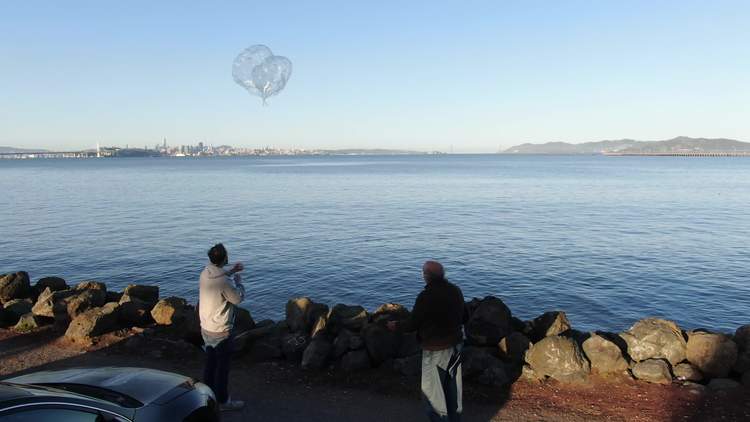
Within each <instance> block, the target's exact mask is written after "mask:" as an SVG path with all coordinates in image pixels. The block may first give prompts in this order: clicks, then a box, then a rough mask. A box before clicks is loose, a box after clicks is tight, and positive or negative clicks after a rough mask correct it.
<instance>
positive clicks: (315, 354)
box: [0, 272, 750, 420]
mask: <svg viewBox="0 0 750 422" xmlns="http://www.w3.org/2000/svg"><path fill="white" fill-rule="evenodd" d="M0 302H1V303H2V308H0V321H3V322H4V323H3V324H2V326H4V327H5V328H0V344H4V345H5V346H4V347H2V348H0V363H2V370H1V371H0V377H2V378H4V377H8V376H10V375H11V374H18V373H19V372H23V371H29V370H32V369H35V368H40V367H43V368H54V367H58V366H60V365H62V363H60V362H61V361H64V362H67V361H75V362H78V363H83V364H87V363H90V364H108V365H109V364H114V365H123V364H131V365H132V364H138V360H137V359H139V358H141V357H143V356H146V357H147V359H146V360H145V361H148V360H149V359H150V360H152V361H154V362H155V363H157V364H160V365H162V366H163V367H165V368H175V370H176V371H178V372H183V373H185V372H187V373H192V374H194V376H198V375H199V373H196V367H198V369H200V368H199V367H200V361H201V358H202V353H201V349H200V344H201V341H202V339H201V338H200V331H199V324H198V322H197V312H196V310H195V306H194V305H191V304H189V303H188V302H187V301H186V300H184V299H182V298H177V297H168V298H161V297H159V289H158V287H157V286H147V285H130V286H128V287H127V288H126V289H124V291H122V292H114V291H109V290H107V286H106V285H105V284H104V283H100V282H95V281H85V282H81V283H78V284H76V285H75V286H69V285H68V284H67V282H66V281H65V280H63V279H60V278H55V277H45V278H42V279H39V280H38V281H37V282H36V283H35V284H34V285H32V284H31V283H30V280H29V277H28V274H26V273H24V272H18V273H11V274H6V275H0ZM467 308H468V310H469V313H470V315H471V316H470V318H469V320H468V323H467V325H466V326H465V334H466V340H465V346H464V364H463V373H464V379H465V382H464V385H465V390H466V392H467V393H466V395H467V400H468V403H472V404H474V405H477V406H479V408H483V409H484V408H487V409H494V410H496V411H497V412H498V413H497V414H499V415H502V414H503V411H504V410H503V409H506V410H507V409H511V410H512V409H515V410H513V411H517V412H520V413H519V415H521V416H519V418H520V419H519V420H526V419H524V418H528V419H533V416H532V414H533V412H534V411H533V410H530V409H534V403H532V402H524V397H532V396H534V397H539V395H540V394H541V395H548V394H553V395H554V394H559V395H560V396H561V397H565V400H563V401H564V402H569V403H570V404H571V405H572V406H573V407H574V408H571V409H567V410H566V409H564V406H563V403H562V402H560V403H557V402H556V404H555V405H554V406H553V407H552V409H553V410H550V409H547V408H544V409H542V410H540V411H542V412H544V411H549V412H551V413H548V414H549V415H554V414H557V413H559V412H563V413H562V414H561V415H560V417H561V419H559V420H577V419H579V420H580V417H581V415H586V414H585V413H583V414H582V413H579V412H581V411H583V409H585V408H588V409H589V410H591V409H590V408H591V407H592V406H593V407H597V406H598V407H599V411H598V412H599V415H598V416H597V415H588V416H586V417H584V419H586V418H589V417H591V418H592V420H599V419H597V417H600V419H601V420H605V419H608V420H611V418H620V417H621V418H623V419H624V420H625V419H630V420H634V419H632V417H633V416H634V413H633V411H634V410H637V409H634V408H631V407H630V406H624V407H623V406H619V407H617V406H615V405H616V404H617V403H616V402H615V403H607V401H608V400H607V396H608V395H610V394H614V395H615V396H622V395H625V396H627V395H628V394H631V393H633V392H637V393H636V394H641V395H643V394H645V393H644V391H645V392H648V393H647V395H646V397H647V396H648V395H654V394H657V395H666V396H670V397H673V398H674V397H679V399H675V400H677V401H676V402H677V403H680V405H679V406H678V407H684V406H688V407H690V406H692V407H694V408H695V409H698V408H700V409H701V410H700V411H699V414H703V413H700V412H708V414H711V415H713V414H714V412H719V413H721V412H728V413H727V415H729V416H730V417H729V420H734V418H739V419H741V418H744V417H750V325H744V326H741V327H738V328H737V330H736V332H735V333H734V335H732V336H730V335H726V334H721V333H714V332H709V331H707V330H694V331H684V330H682V329H680V328H679V327H678V326H677V325H676V324H674V323H673V322H671V321H667V320H661V319H653V318H651V319H649V318H646V319H643V320H641V321H638V322H637V323H636V324H634V325H633V326H632V327H631V328H630V329H629V330H626V331H623V332H621V333H609V332H603V331H594V332H582V331H578V330H576V329H575V328H574V327H572V326H571V324H570V322H569V321H568V319H567V316H566V315H565V313H564V312H562V311H548V312H545V313H543V314H541V315H539V316H538V317H537V318H534V319H532V320H527V321H523V320H520V319H518V318H516V317H514V316H513V315H512V313H511V310H510V309H509V308H508V307H507V306H506V305H505V304H504V303H503V302H502V300H501V299H499V298H496V297H491V296H488V297H485V298H483V299H478V298H475V299H473V300H471V301H468V302H467ZM409 312H410V311H409V310H408V309H407V308H405V307H403V306H401V305H398V304H384V305H382V306H380V307H379V308H377V309H375V310H371V311H368V310H366V309H364V308H363V307H361V306H358V305H344V304H336V305H331V306H329V305H327V304H322V303H316V302H314V301H313V300H311V299H309V298H304V297H302V298H294V299H291V300H289V302H288V303H287V304H286V307H285V318H284V319H282V320H280V321H271V320H264V321H258V322H256V321H254V320H253V318H252V316H251V314H250V312H248V311H247V310H244V309H241V308H240V309H239V310H238V313H237V317H236V321H235V327H236V329H237V330H238V334H237V337H236V340H237V341H236V351H235V352H236V353H235V354H236V358H235V360H236V361H240V362H242V364H241V365H240V367H242V368H245V369H247V370H248V371H250V372H252V371H253V370H257V369H258V368H264V369H262V371H261V372H263V371H271V372H273V371H278V370H281V369H280V368H282V369H283V371H286V373H287V375H288V376H289V377H290V378H289V379H284V380H281V381H279V384H278V385H277V386H278V388H282V387H283V388H286V387H284V386H285V385H287V384H289V383H293V380H294V379H300V378H303V379H307V378H309V379H310V383H311V386H312V387H311V388H312V389H317V388H322V389H323V390H324V391H325V394H333V395H337V394H342V393H341V390H342V389H343V390H348V389H350V388H351V387H352V385H360V384H364V391H365V393H361V392H360V393H357V394H359V395H360V396H362V397H368V394H371V393H373V392H375V393H377V392H378V391H380V390H386V391H387V390H390V389H394V391H397V393H396V394H395V396H396V397H397V399H394V400H396V401H398V400H402V401H403V400H404V397H406V399H408V400H406V403H413V402H416V401H417V400H416V399H417V397H415V395H414V394H413V393H415V391H414V390H413V388H414V387H416V386H417V385H418V376H419V370H420V365H421V361H420V354H419V353H420V350H419V345H418V342H417V339H416V335H414V334H412V333H406V334H404V333H392V332H389V331H388V330H387V329H386V328H385V324H386V322H388V321H392V320H402V319H404V318H407V317H408V315H409ZM14 320H15V321H14ZM134 352H135V353H134ZM100 355H101V356H100ZM133 355H135V357H134V356H133ZM183 355H184V356H183ZM95 356H96V357H97V358H96V359H95V358H94V357H95ZM183 357H184V358H185V359H183ZM100 358H101V359H100ZM133 359H135V360H133ZM164 359H167V360H169V361H170V363H169V364H166V363H164V362H160V361H163V360H164ZM172 360H175V362H172ZM183 360H184V361H185V362H188V361H189V362H191V366H190V367H188V368H182V367H180V366H179V363H180V362H181V361H183ZM145 361H144V362H145ZM99 362H102V363H99ZM236 372H237V371H235V373H236ZM374 374H377V375H374ZM266 375H267V376H270V375H268V374H266ZM245 376H250V375H242V376H241V378H243V377H245ZM378 377H382V382H380V381H378V382H375V381H373V380H374V379H377V378H378ZM415 380H416V381H417V382H416V384H415ZM360 387H362V385H360ZM358 388H359V387H358ZM360 389H361V388H360ZM410 389H412V390H410ZM410 391H411V393H410ZM509 391H513V392H515V396H514V397H515V399H512V398H510V399H509V395H508V392H509ZM582 392H585V393H582ZM410 394H411V396H410ZM581 394H583V398H578V399H576V398H574V396H576V395H581ZM738 397H740V398H742V399H741V400H738V399H737V398H738ZM381 399H382V397H381V398H379V399H378V400H381ZM388 400H390V399H388ZM388 400H386V401H388ZM513 400H516V401H519V400H520V401H521V402H522V403H523V404H519V405H518V406H517V407H516V408H514V405H513V403H514V401H513ZM592 400H593V401H594V402H596V403H597V404H592V402H591V401H592ZM638 400H642V399H638ZM664 400H666V399H664ZM646 401H648V400H646ZM303 402H304V400H303V401H302V402H300V405H301V406H307V405H308V403H307V402H304V403H303ZM402 405H403V403H402ZM545 405H549V403H546V404H545ZM641 405H642V406H646V404H643V403H642V404H641ZM482 406H484V407H482ZM545 409H546V410H545ZM659 409H661V408H660V407H658V406H656V407H654V408H653V409H652V410H653V412H652V413H653V414H652V415H651V416H649V417H647V418H645V419H635V420H673V419H672V416H674V415H675V414H676V413H675V412H677V410H675V409H674V408H672V407H669V406H667V407H666V408H664V409H661V410H659ZM351 411H352V412H356V411H357V409H356V408H354V409H351ZM529 412H531V413H529ZM659 412H661V414H659ZM665 412H666V413H669V415H670V417H669V418H666V416H665V415H664V413H665ZM696 412H698V411H697V410H696ZM566 415H567V416H570V418H569V419H565V417H567V416H566ZM740 416H741V417H740ZM493 417H494V416H493ZM550 418H551V416H550ZM537 419H538V418H537ZM548 419H549V418H548ZM739 419H737V420H739ZM484 420H488V419H486V418H485V419H484ZM675 420H676V419H675Z"/></svg>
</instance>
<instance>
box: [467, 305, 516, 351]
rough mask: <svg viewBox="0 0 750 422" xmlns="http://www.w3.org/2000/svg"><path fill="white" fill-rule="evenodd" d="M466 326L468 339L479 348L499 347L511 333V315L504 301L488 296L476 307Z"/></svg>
mask: <svg viewBox="0 0 750 422" xmlns="http://www.w3.org/2000/svg"><path fill="white" fill-rule="evenodd" d="M472 306H475V309H474V310H473V312H472V313H471V318H470V319H469V322H468V324H466V339H467V342H468V343H469V344H473V345H477V346H497V344H498V343H499V342H500V340H501V339H502V338H503V337H505V336H507V335H509V334H510V333H511V317H512V316H511V313H510V308H508V307H507V306H506V305H505V303H503V301H502V300H500V299H498V298H496V297H493V296H487V297H485V298H484V299H482V300H481V301H480V302H478V303H477V304H475V305H472Z"/></svg>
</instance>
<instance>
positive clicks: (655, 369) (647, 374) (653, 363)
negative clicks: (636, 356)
mask: <svg viewBox="0 0 750 422" xmlns="http://www.w3.org/2000/svg"><path fill="white" fill-rule="evenodd" d="M632 371H633V376H634V377H636V378H637V379H639V380H643V381H647V382H651V383H655V384H671V383H672V372H670V370H669V363H667V362H666V361H664V360H663V359H647V360H644V361H643V362H638V363H636V364H635V365H633V369H632Z"/></svg>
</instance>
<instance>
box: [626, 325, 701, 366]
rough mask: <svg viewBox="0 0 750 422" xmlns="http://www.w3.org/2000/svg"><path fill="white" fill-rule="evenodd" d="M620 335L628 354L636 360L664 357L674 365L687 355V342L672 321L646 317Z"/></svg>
mask: <svg viewBox="0 0 750 422" xmlns="http://www.w3.org/2000/svg"><path fill="white" fill-rule="evenodd" d="M620 337H622V339H623V340H625V342H626V343H627V345H628V354H629V355H630V357H631V358H633V360H635V361H637V362H641V361H645V360H647V359H666V360H667V361H669V363H670V364H672V365H676V364H678V363H680V362H682V361H683V360H685V358H686V357H687V342H686V341H685V337H683V335H682V331H681V330H680V327H678V326H677V324H675V323H674V322H672V321H667V320H663V319H657V318H647V319H643V320H640V321H638V322H636V323H635V324H634V325H633V326H632V327H631V328H630V329H629V330H628V331H626V332H624V333H621V334H620Z"/></svg>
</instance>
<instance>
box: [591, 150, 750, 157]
mask: <svg viewBox="0 0 750 422" xmlns="http://www.w3.org/2000/svg"><path fill="white" fill-rule="evenodd" d="M602 155H607V156H612V157H750V152H700V151H691V152H603V153H602Z"/></svg>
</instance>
